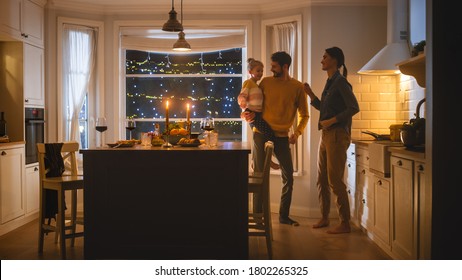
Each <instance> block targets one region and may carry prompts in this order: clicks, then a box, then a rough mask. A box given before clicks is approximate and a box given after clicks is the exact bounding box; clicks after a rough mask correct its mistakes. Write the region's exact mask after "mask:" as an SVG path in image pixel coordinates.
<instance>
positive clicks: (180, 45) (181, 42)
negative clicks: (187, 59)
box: [173, 0, 191, 52]
mask: <svg viewBox="0 0 462 280" xmlns="http://www.w3.org/2000/svg"><path fill="white" fill-rule="evenodd" d="M180 24H181V28H182V29H181V31H180V32H179V33H178V40H177V41H176V42H175V44H173V50H174V51H179V52H187V51H190V50H191V45H189V43H188V42H187V41H186V39H185V34H184V32H183V0H181V23H180Z"/></svg>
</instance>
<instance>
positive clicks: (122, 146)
mask: <svg viewBox="0 0 462 280" xmlns="http://www.w3.org/2000/svg"><path fill="white" fill-rule="evenodd" d="M107 145H108V146H109V147H111V148H128V147H133V146H135V142H130V143H122V144H119V143H108V144H107Z"/></svg>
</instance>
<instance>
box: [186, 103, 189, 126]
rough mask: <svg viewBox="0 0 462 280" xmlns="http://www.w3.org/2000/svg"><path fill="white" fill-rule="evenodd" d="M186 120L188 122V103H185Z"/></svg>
mask: <svg viewBox="0 0 462 280" xmlns="http://www.w3.org/2000/svg"><path fill="white" fill-rule="evenodd" d="M186 122H187V123H188V124H189V103H188V104H186Z"/></svg>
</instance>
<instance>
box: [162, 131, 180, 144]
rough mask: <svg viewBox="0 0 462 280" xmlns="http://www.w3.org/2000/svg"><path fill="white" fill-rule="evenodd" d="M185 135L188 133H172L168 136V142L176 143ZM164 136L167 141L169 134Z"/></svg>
mask: <svg viewBox="0 0 462 280" xmlns="http://www.w3.org/2000/svg"><path fill="white" fill-rule="evenodd" d="M183 137H186V135H180V134H177V135H170V136H169V137H168V142H169V143H170V144H172V145H176V144H177V143H178V141H180V139H181V138H183ZM162 138H163V139H164V140H165V141H167V135H162Z"/></svg>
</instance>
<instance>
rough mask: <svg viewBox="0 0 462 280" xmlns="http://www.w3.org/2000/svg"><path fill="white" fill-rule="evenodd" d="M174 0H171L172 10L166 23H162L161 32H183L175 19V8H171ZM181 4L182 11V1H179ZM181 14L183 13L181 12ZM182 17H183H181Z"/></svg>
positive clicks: (181, 26)
mask: <svg viewBox="0 0 462 280" xmlns="http://www.w3.org/2000/svg"><path fill="white" fill-rule="evenodd" d="M173 2H174V0H172V10H171V11H170V12H169V13H168V15H169V17H168V21H167V22H166V23H164V25H163V26H162V30H163V31H168V32H178V31H183V25H182V24H181V23H180V22H179V21H178V20H177V19H176V15H177V13H176V11H175V7H174V6H173ZM181 2H182V4H181V6H182V8H181V9H182V10H183V1H181ZM181 12H183V11H181ZM182 17H183V16H182Z"/></svg>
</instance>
